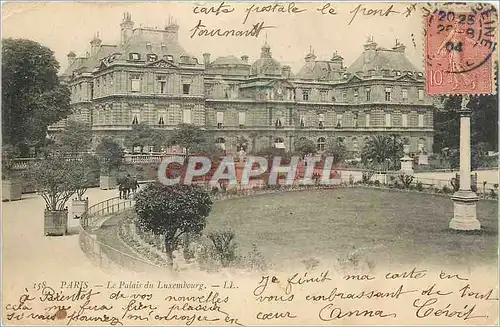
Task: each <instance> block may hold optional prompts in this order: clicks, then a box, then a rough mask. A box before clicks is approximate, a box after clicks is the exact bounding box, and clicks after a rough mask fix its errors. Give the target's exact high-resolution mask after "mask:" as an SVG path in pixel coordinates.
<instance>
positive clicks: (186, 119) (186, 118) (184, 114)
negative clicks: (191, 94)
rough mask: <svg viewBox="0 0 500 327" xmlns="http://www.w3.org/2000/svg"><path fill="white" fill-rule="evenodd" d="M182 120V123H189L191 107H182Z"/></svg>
mask: <svg viewBox="0 0 500 327" xmlns="http://www.w3.org/2000/svg"><path fill="white" fill-rule="evenodd" d="M182 122H183V123H184V124H191V109H184V110H183V111H182Z"/></svg>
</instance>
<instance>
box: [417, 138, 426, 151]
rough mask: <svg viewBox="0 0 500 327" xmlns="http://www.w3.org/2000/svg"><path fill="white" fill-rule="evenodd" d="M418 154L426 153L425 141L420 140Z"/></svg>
mask: <svg viewBox="0 0 500 327" xmlns="http://www.w3.org/2000/svg"><path fill="white" fill-rule="evenodd" d="M418 153H425V139H423V138H420V139H418Z"/></svg>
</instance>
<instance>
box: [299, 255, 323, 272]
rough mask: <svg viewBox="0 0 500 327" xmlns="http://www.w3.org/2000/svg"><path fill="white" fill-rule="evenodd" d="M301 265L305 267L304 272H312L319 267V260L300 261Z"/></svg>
mask: <svg viewBox="0 0 500 327" xmlns="http://www.w3.org/2000/svg"><path fill="white" fill-rule="evenodd" d="M302 263H303V264H304V265H305V266H306V270H314V269H316V268H318V266H319V260H318V259H316V258H310V259H307V260H302Z"/></svg>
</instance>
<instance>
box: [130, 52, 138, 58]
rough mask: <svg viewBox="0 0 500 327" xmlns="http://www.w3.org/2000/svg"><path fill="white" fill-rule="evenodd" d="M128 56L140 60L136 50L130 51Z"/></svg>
mask: <svg viewBox="0 0 500 327" xmlns="http://www.w3.org/2000/svg"><path fill="white" fill-rule="evenodd" d="M129 58H130V60H141V55H140V54H138V53H136V52H132V53H130V54H129Z"/></svg>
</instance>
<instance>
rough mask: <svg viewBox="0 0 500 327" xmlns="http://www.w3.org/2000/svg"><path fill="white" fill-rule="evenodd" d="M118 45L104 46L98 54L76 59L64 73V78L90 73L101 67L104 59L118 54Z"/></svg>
mask: <svg viewBox="0 0 500 327" xmlns="http://www.w3.org/2000/svg"><path fill="white" fill-rule="evenodd" d="M116 48H117V47H116V45H107V44H103V45H101V46H100V47H99V49H98V50H97V51H96V53H94V54H92V55H89V56H88V57H79V58H75V60H74V61H73V63H72V64H71V65H70V66H69V67H68V68H67V69H66V70H65V71H64V73H63V74H62V75H63V76H71V75H72V74H73V73H75V72H78V73H80V74H81V73H90V72H92V71H93V70H94V68H95V67H97V66H98V65H99V62H100V61H101V59H102V58H105V57H107V56H109V55H111V54H113V53H115V52H116Z"/></svg>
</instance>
